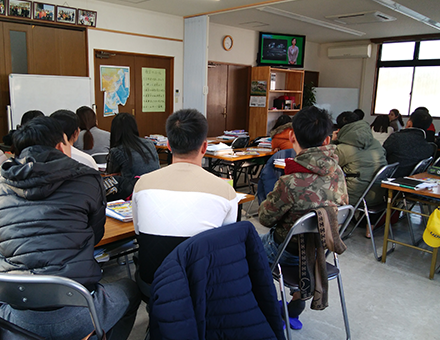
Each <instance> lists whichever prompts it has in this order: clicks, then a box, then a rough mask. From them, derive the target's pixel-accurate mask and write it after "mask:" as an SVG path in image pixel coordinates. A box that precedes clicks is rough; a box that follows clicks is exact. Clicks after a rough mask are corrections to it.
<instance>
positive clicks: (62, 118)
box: [50, 110, 99, 171]
mask: <svg viewBox="0 0 440 340" xmlns="http://www.w3.org/2000/svg"><path fill="white" fill-rule="evenodd" d="M50 116H51V117H52V118H53V119H55V120H56V121H58V123H60V125H61V127H62V129H63V131H64V133H65V134H66V136H67V140H68V141H69V144H70V145H71V149H70V151H71V157H72V159H74V160H75V161H77V162H79V163H82V164H84V165H87V166H89V167H91V168H92V169H95V170H97V171H98V170H99V169H98V164H96V162H95V160H94V159H93V157H92V156H90V155H89V154H87V153H85V152H83V151H81V150H78V149H77V148H75V147H74V146H73V144H74V143H75V142H76V141H77V140H78V136H79V131H80V130H79V119H78V116H77V115H76V114H75V113H74V112H72V111H70V110H57V111H55V112H54V113H52V114H51V115H50Z"/></svg>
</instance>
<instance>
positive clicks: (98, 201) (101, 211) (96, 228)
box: [88, 176, 107, 245]
mask: <svg viewBox="0 0 440 340" xmlns="http://www.w3.org/2000/svg"><path fill="white" fill-rule="evenodd" d="M94 189H95V192H94V194H95V195H94V197H93V198H95V199H94V200H93V201H92V203H91V209H90V211H89V223H88V224H89V226H90V227H91V228H92V229H93V233H94V234H95V245H97V244H98V243H99V241H101V239H102V237H103V236H104V225H105V219H106V216H105V208H106V207H107V200H106V197H105V190H104V186H103V185H102V179H101V176H96V186H95V187H94ZM91 190H93V189H91Z"/></svg>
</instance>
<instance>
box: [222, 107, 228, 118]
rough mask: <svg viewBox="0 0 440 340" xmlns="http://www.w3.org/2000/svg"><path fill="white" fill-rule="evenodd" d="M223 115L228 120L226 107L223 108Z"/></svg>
mask: <svg viewBox="0 0 440 340" xmlns="http://www.w3.org/2000/svg"><path fill="white" fill-rule="evenodd" d="M222 115H223V118H225V119H226V116H227V115H228V114H227V113H226V107H224V108H223V112H222Z"/></svg>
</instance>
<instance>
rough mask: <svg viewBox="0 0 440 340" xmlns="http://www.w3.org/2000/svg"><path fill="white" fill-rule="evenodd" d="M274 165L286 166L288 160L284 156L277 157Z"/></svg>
mask: <svg viewBox="0 0 440 340" xmlns="http://www.w3.org/2000/svg"><path fill="white" fill-rule="evenodd" d="M273 165H281V166H286V160H285V159H284V158H277V159H274V160H273Z"/></svg>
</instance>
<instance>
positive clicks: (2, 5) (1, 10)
mask: <svg viewBox="0 0 440 340" xmlns="http://www.w3.org/2000/svg"><path fill="white" fill-rule="evenodd" d="M7 8H8V6H7V3H6V0H0V15H6V9H7Z"/></svg>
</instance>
